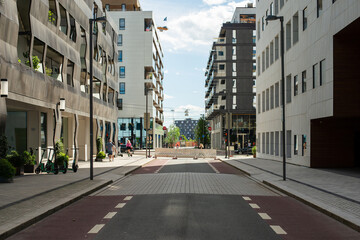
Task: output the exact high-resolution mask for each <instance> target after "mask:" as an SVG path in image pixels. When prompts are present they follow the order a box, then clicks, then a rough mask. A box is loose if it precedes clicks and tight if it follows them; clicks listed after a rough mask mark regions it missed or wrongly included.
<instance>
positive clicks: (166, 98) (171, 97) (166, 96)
mask: <svg viewBox="0 0 360 240" xmlns="http://www.w3.org/2000/svg"><path fill="white" fill-rule="evenodd" d="M164 98H165V100H168V99H173V98H175V97H174V96H170V95H167V94H166V93H165V94H164Z"/></svg>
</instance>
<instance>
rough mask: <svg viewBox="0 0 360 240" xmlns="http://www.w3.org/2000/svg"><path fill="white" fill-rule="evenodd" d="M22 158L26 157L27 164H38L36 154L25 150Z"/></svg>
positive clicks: (25, 162)
mask: <svg viewBox="0 0 360 240" xmlns="http://www.w3.org/2000/svg"><path fill="white" fill-rule="evenodd" d="M22 158H23V159H24V164H25V165H35V164H36V160H35V158H36V156H35V155H31V154H30V153H29V152H28V151H24V152H23V154H22Z"/></svg>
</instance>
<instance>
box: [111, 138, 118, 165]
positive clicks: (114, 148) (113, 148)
mask: <svg viewBox="0 0 360 240" xmlns="http://www.w3.org/2000/svg"><path fill="white" fill-rule="evenodd" d="M112 144H113V146H112V152H113V155H112V159H113V161H114V160H115V156H116V152H117V151H116V146H115V143H114V142H112Z"/></svg>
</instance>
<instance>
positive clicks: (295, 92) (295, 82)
mask: <svg viewBox="0 0 360 240" xmlns="http://www.w3.org/2000/svg"><path fill="white" fill-rule="evenodd" d="M298 93H299V81H298V76H297V75H296V76H294V96H297V95H298Z"/></svg>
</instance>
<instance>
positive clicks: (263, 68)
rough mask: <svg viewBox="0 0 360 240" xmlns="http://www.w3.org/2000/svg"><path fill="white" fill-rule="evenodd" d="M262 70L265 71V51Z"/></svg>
mask: <svg viewBox="0 0 360 240" xmlns="http://www.w3.org/2000/svg"><path fill="white" fill-rule="evenodd" d="M261 64H262V71H263V72H264V71H265V52H262V63H261Z"/></svg>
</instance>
